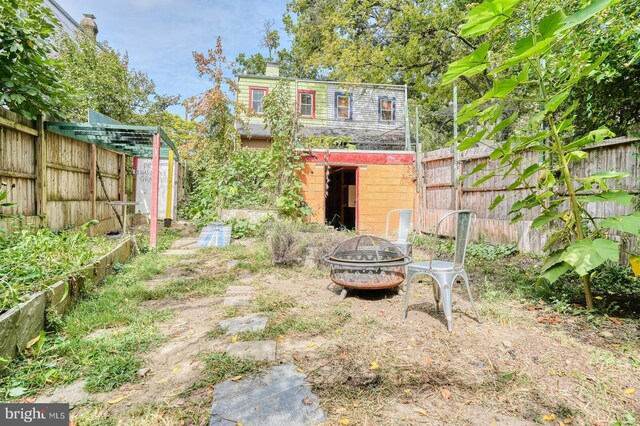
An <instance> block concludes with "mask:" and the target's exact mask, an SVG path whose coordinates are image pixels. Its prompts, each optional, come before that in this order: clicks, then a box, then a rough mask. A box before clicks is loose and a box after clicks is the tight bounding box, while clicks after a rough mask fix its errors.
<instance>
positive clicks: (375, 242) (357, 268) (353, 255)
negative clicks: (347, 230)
mask: <svg viewBox="0 0 640 426" xmlns="http://www.w3.org/2000/svg"><path fill="white" fill-rule="evenodd" d="M324 261H325V262H327V263H328V264H330V265H331V280H332V281H333V282H334V283H336V284H337V285H339V286H341V287H342V288H343V289H342V293H341V294H340V298H341V299H344V298H345V297H346V295H347V289H361V290H381V289H386V288H394V287H397V286H399V285H400V284H402V281H404V278H405V268H404V267H405V266H406V265H408V264H409V263H411V257H409V256H407V255H405V254H403V253H402V251H401V250H400V249H399V248H398V247H396V246H394V245H393V244H392V243H391V242H389V241H387V240H385V239H383V238H378V237H373V236H370V235H362V236H359V237H355V238H351V239H349V240H347V241H345V242H343V243H342V244H340V245H339V246H338V247H336V249H335V250H334V251H333V253H332V254H330V255H329V256H325V257H324Z"/></svg>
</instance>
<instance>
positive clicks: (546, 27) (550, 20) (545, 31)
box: [538, 10, 567, 38]
mask: <svg viewBox="0 0 640 426" xmlns="http://www.w3.org/2000/svg"><path fill="white" fill-rule="evenodd" d="M566 18H567V15H565V14H564V12H563V11H562V10H559V11H557V12H554V13H552V14H550V15H547V16H545V17H544V18H542V20H541V21H540V23H539V24H538V31H540V34H541V35H542V37H544V38H547V37H551V36H552V35H553V34H554V33H555V32H556V31H557V30H559V29H560V28H562V25H563V24H564V21H565V19H566Z"/></svg>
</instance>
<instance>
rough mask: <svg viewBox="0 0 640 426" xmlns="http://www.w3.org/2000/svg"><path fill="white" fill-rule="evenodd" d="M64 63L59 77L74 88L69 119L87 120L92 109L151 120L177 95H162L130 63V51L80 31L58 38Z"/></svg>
mask: <svg viewBox="0 0 640 426" xmlns="http://www.w3.org/2000/svg"><path fill="white" fill-rule="evenodd" d="M57 44H58V45H59V46H60V47H59V52H58V58H59V59H60V62H61V64H62V70H61V75H60V78H61V80H62V81H63V82H64V83H65V84H66V85H68V86H69V87H71V88H73V93H72V99H73V102H72V104H71V105H70V106H69V107H68V109H67V115H68V117H69V119H71V120H73V121H86V119H87V112H88V110H89V109H93V110H95V111H98V112H101V113H103V114H106V115H108V116H109V117H111V118H113V119H115V120H118V121H122V122H124V123H133V124H151V123H149V121H153V116H154V115H158V114H160V113H161V112H162V111H163V110H165V109H166V108H167V107H168V106H170V105H173V104H175V103H176V102H177V97H171V96H161V95H159V94H158V93H157V92H156V89H155V83H154V82H153V80H151V79H150V78H149V76H148V75H147V74H145V73H143V72H141V71H137V70H135V69H132V68H130V67H129V59H128V56H127V54H126V53H125V54H124V55H123V54H120V53H119V52H118V51H116V50H114V49H112V48H111V47H109V45H108V44H107V43H104V42H103V43H100V44H98V43H97V42H96V41H95V40H94V39H93V38H92V37H90V36H88V35H86V34H85V33H82V32H79V33H77V34H76V35H75V36H74V37H71V36H68V35H63V36H61V37H60V38H59V40H58V41H57Z"/></svg>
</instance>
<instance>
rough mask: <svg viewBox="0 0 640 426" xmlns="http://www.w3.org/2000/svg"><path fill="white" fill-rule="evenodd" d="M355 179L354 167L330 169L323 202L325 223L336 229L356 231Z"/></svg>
mask: <svg viewBox="0 0 640 426" xmlns="http://www.w3.org/2000/svg"><path fill="white" fill-rule="evenodd" d="M356 185H357V179H356V168H355V167H335V166H334V167H332V168H331V169H330V170H329V190H328V193H327V198H326V200H325V206H324V212H325V223H326V224H327V225H331V226H333V227H334V228H338V229H351V230H354V229H356V206H357V195H358V191H357V187H356Z"/></svg>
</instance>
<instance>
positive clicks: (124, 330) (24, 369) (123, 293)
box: [0, 235, 186, 401]
mask: <svg viewBox="0 0 640 426" xmlns="http://www.w3.org/2000/svg"><path fill="white" fill-rule="evenodd" d="M161 240H170V238H167V237H166V236H164V235H163V236H161ZM164 245H166V244H164ZM168 262H169V258H167V257H166V256H161V255H159V253H158V252H157V251H151V252H148V253H146V254H143V255H141V256H139V257H137V258H136V259H134V260H133V261H132V262H130V263H127V264H125V265H123V266H121V267H120V268H119V269H120V272H119V273H118V274H113V275H109V276H108V277H107V278H106V279H105V281H104V283H103V285H102V286H101V287H100V288H91V287H89V288H86V289H85V290H86V291H87V293H86V294H85V296H86V298H85V299H84V300H82V301H80V302H79V303H76V304H74V305H73V307H72V309H71V310H70V311H69V312H68V313H67V314H66V315H65V316H64V317H62V318H61V319H60V320H59V322H60V323H59V325H58V328H57V329H58V330H59V333H58V334H53V333H52V334H48V335H47V336H46V339H42V342H43V343H42V346H41V347H40V349H39V350H38V353H37V354H36V353H33V351H27V352H26V353H25V354H23V355H22V356H21V357H18V358H16V359H14V360H13V361H12V362H11V363H10V364H9V367H8V368H7V370H6V372H5V374H2V375H0V399H2V400H5V401H6V400H11V399H15V398H19V397H25V396H29V395H35V394H37V393H39V392H40V391H41V390H42V389H44V388H46V387H48V386H59V385H64V384H68V383H71V382H73V381H75V380H77V379H78V378H80V377H86V378H87V384H86V389H87V390H88V391H90V392H102V391H108V390H111V389H115V388H117V387H119V386H121V385H122V384H124V383H127V382H134V381H136V380H137V378H136V371H137V369H138V368H140V366H141V365H142V362H143V361H142V357H141V355H142V354H143V353H144V352H145V351H147V350H148V349H149V348H150V347H152V346H153V345H155V344H157V343H159V342H161V341H162V340H163V337H162V334H161V333H160V332H159V330H158V329H157V327H156V326H155V323H156V322H157V321H162V320H166V319H168V318H169V317H170V313H169V312H168V311H155V310H154V311H149V310H143V309H142V308H141V302H143V301H144V300H148V299H150V298H152V297H157V296H158V294H156V293H153V292H150V291H149V290H147V289H146V288H145V287H144V284H143V281H144V280H148V279H150V278H151V277H152V276H154V275H156V274H158V273H160V272H162V271H163V270H164V269H165V268H166V267H167V266H168ZM182 288H183V289H184V288H186V287H185V286H184V285H183V286H182ZM114 306H115V307H117V309H115V308H114ZM96 332H98V333H96ZM39 343H40V340H39V341H38V342H37V344H39Z"/></svg>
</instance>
